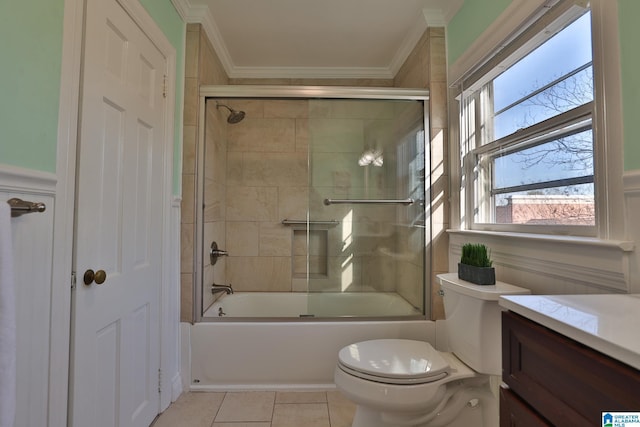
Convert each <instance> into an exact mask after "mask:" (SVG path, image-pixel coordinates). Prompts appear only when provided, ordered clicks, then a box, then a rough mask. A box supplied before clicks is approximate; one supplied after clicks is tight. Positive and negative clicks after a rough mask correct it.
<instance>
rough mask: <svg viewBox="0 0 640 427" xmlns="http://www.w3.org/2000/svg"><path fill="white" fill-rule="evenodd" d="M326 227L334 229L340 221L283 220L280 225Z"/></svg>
mask: <svg viewBox="0 0 640 427" xmlns="http://www.w3.org/2000/svg"><path fill="white" fill-rule="evenodd" d="M307 224H309V225H328V226H331V227H335V226H336V225H338V224H340V221H337V220H335V219H331V220H328V221H307V220H306V219H283V220H282V225H307Z"/></svg>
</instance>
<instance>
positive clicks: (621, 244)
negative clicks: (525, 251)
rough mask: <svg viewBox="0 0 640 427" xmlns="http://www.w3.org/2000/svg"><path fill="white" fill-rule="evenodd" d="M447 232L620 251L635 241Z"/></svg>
mask: <svg viewBox="0 0 640 427" xmlns="http://www.w3.org/2000/svg"><path fill="white" fill-rule="evenodd" d="M447 233H448V234H453V235H456V234H457V235H461V236H479V237H481V236H482V237H489V238H496V239H510V240H511V239H517V240H523V241H529V242H531V243H532V244H535V242H545V243H559V244H566V245H570V246H573V245H578V246H583V247H584V246H593V247H601V248H609V249H618V250H620V251H622V252H631V251H633V250H634V247H635V243H634V242H632V241H625V240H602V239H598V238H595V237H582V236H565V235H554V234H533V233H515V232H505V231H485V230H452V229H448V230H447Z"/></svg>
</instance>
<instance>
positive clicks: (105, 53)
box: [70, 0, 167, 427]
mask: <svg viewBox="0 0 640 427" xmlns="http://www.w3.org/2000/svg"><path fill="white" fill-rule="evenodd" d="M85 26H86V33H85V46H84V58H83V82H82V101H81V115H80V119H81V120H80V123H81V124H80V139H79V153H78V159H79V163H78V176H77V214H76V240H75V247H74V251H75V254H74V258H75V260H74V264H75V267H74V268H75V270H76V272H77V275H78V284H77V286H76V288H75V292H74V296H73V304H74V306H73V310H74V311H73V324H72V329H73V331H72V340H73V348H72V364H71V394H72V398H71V403H70V405H71V410H70V414H71V416H70V419H71V424H72V425H73V426H76V427H83V426H88V425H91V426H105V427H111V426H119V427H128V426H132V427H133V426H144V427H147V426H148V425H149V424H150V423H151V421H153V419H154V417H155V416H156V414H157V413H158V410H159V392H158V375H159V366H160V361H159V354H160V351H159V327H158V325H159V307H160V284H161V279H162V277H161V271H162V265H161V258H162V234H163V230H162V223H163V221H162V212H163V209H162V200H163V197H162V196H163V194H162V191H163V184H162V183H163V182H164V177H163V174H164V173H165V172H164V168H163V164H164V153H163V140H164V134H163V129H164V120H165V109H166V103H165V101H164V97H163V95H162V90H163V87H162V82H163V80H162V77H163V76H164V73H165V71H164V70H165V69H166V66H167V65H166V59H165V58H164V57H163V56H162V54H161V53H160V52H159V50H158V49H157V48H156V47H155V46H154V45H153V44H152V43H151V41H150V40H149V39H148V37H146V36H145V34H144V33H143V32H142V30H140V28H139V27H138V26H137V25H136V24H135V23H134V21H133V20H132V19H131V17H130V16H129V15H128V14H127V13H126V12H125V11H124V10H123V9H122V7H121V6H120V5H119V4H118V3H117V2H116V0H87V6H86V23H85ZM88 269H92V270H94V271H98V270H104V271H105V272H106V276H107V279H106V281H105V282H104V283H103V284H97V283H95V282H92V283H90V284H89V285H85V284H84V283H83V280H82V279H83V275H84V272H85V271H86V270H88Z"/></svg>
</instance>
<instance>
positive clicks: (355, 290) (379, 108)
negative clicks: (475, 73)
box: [293, 99, 429, 317]
mask: <svg viewBox="0 0 640 427" xmlns="http://www.w3.org/2000/svg"><path fill="white" fill-rule="evenodd" d="M308 116H309V118H308V122H307V129H305V131H306V132H307V133H308V153H309V214H308V227H307V229H306V230H304V232H299V234H298V235H297V236H296V235H294V258H295V259H296V260H297V262H294V263H293V266H294V271H293V274H294V277H298V278H299V279H304V280H306V281H307V287H308V292H309V299H308V300H309V315H313V316H314V317H338V316H357V317H360V316H362V317H388V316H407V315H420V314H423V313H424V301H425V298H424V288H425V270H426V267H427V265H425V259H426V257H425V242H426V241H427V234H428V230H429V227H428V224H426V222H425V220H426V218H428V215H427V211H426V208H427V207H426V206H425V203H424V201H425V199H426V198H425V176H426V173H425V163H426V154H425V130H424V128H425V119H424V118H425V110H424V104H423V102H422V101H406V100H377V99H376V100H352V99H325V100H310V101H309V107H308ZM296 239H297V244H296ZM296 270H297V271H296Z"/></svg>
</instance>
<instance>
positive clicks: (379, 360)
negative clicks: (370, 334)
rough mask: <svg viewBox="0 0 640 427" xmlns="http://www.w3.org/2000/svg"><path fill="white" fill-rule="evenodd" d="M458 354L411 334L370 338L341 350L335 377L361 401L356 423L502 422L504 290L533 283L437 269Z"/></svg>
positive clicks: (482, 425) (378, 426)
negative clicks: (466, 277)
mask: <svg viewBox="0 0 640 427" xmlns="http://www.w3.org/2000/svg"><path fill="white" fill-rule="evenodd" d="M438 280H439V281H440V285H441V289H442V291H443V292H444V296H443V299H444V311H445V318H446V322H445V325H446V326H445V327H446V334H447V339H448V343H449V347H450V349H451V351H452V353H445V352H439V351H437V350H435V349H434V348H433V347H432V346H431V345H430V344H429V343H427V342H423V341H414V340H404V339H381V340H372V341H363V342H359V343H355V344H351V345H349V346H347V347H344V348H343V349H341V350H340V352H339V353H338V365H337V366H336V369H335V375H334V378H335V383H336V387H337V388H338V390H340V391H341V392H342V393H343V394H344V395H345V396H346V397H347V398H348V399H350V400H351V401H353V402H355V403H356V405H357V408H356V414H355V417H354V420H353V424H352V427H401V426H419V427H427V426H429V427H434V426H449V427H458V426H460V427H463V426H464V427H468V426H474V427H497V426H498V418H499V416H498V385H499V383H500V375H501V374H502V372H501V369H502V368H501V365H502V363H501V357H502V354H501V327H500V324H501V323H500V311H501V309H500V306H499V305H498V298H499V297H500V295H514V294H528V293H530V291H529V290H528V289H524V288H520V287H517V286H513V285H509V284H506V283H502V282H496V284H495V285H492V286H487V285H484V286H479V285H474V284H472V283H469V282H465V281H462V280H459V279H458V276H457V274H456V273H448V274H441V275H439V276H438Z"/></svg>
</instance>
